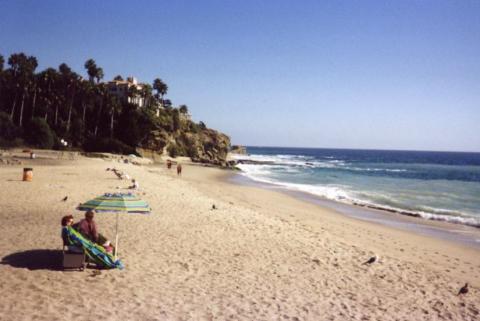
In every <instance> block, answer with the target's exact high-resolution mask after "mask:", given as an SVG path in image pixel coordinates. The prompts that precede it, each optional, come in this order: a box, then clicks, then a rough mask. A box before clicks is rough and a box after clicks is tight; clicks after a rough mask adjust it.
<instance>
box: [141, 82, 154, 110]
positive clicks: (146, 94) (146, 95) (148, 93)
mask: <svg viewBox="0 0 480 321" xmlns="http://www.w3.org/2000/svg"><path fill="white" fill-rule="evenodd" d="M140 94H141V95H142V97H143V101H144V105H145V107H147V108H148V107H149V106H150V98H151V97H152V86H150V85H149V84H143V86H142V89H141V90H140Z"/></svg>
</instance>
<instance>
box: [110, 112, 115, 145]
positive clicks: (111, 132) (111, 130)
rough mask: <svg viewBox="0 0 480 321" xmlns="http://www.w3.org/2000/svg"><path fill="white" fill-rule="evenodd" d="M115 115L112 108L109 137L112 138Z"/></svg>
mask: <svg viewBox="0 0 480 321" xmlns="http://www.w3.org/2000/svg"><path fill="white" fill-rule="evenodd" d="M114 115H115V110H114V109H112V117H111V118H110V138H113V117H114Z"/></svg>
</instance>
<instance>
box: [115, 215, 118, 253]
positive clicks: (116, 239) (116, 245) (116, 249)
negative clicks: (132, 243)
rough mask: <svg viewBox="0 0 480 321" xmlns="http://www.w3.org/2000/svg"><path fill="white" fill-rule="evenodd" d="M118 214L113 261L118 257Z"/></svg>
mask: <svg viewBox="0 0 480 321" xmlns="http://www.w3.org/2000/svg"><path fill="white" fill-rule="evenodd" d="M118 214H119V212H117V223H116V224H115V261H116V260H117V257H118Z"/></svg>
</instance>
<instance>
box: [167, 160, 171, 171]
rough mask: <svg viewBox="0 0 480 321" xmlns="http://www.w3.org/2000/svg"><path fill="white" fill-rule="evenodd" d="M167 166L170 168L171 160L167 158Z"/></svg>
mask: <svg viewBox="0 0 480 321" xmlns="http://www.w3.org/2000/svg"><path fill="white" fill-rule="evenodd" d="M167 168H168V169H170V168H172V161H171V160H169V159H168V160H167Z"/></svg>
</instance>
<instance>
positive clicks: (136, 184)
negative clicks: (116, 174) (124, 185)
mask: <svg viewBox="0 0 480 321" xmlns="http://www.w3.org/2000/svg"><path fill="white" fill-rule="evenodd" d="M132 184H133V185H131V186H129V187H128V188H129V189H138V188H139V187H140V185H139V184H138V182H137V181H136V180H134V179H132Z"/></svg>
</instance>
